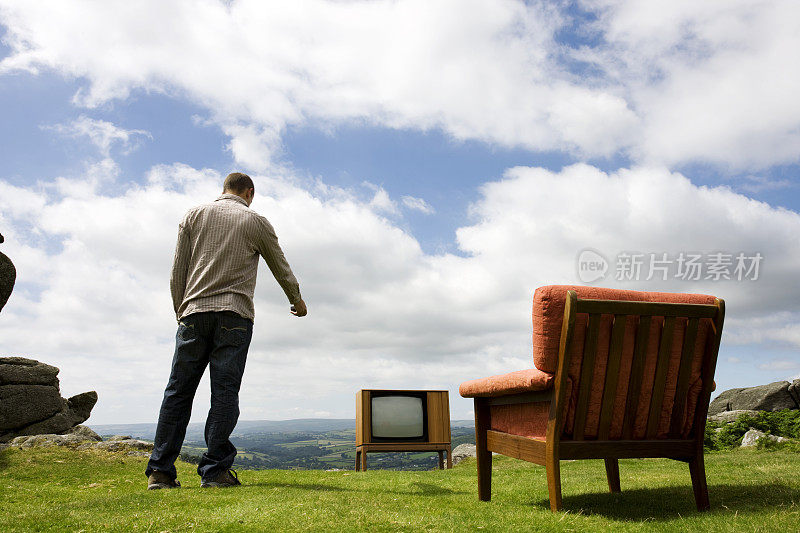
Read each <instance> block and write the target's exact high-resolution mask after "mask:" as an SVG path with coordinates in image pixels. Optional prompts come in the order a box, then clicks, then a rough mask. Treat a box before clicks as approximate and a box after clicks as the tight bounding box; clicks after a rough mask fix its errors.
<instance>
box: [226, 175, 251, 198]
mask: <svg viewBox="0 0 800 533" xmlns="http://www.w3.org/2000/svg"><path fill="white" fill-rule="evenodd" d="M255 188H256V186H255V185H253V180H252V179H250V176H248V175H247V174H242V173H241V172H231V173H230V174H228V177H226V178H225V183H224V184H223V185H222V191H223V192H224V191H230V192H232V193H234V194H239V193H243V192H245V191H246V190H247V189H255Z"/></svg>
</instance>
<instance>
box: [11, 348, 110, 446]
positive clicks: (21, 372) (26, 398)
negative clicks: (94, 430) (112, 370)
mask: <svg viewBox="0 0 800 533" xmlns="http://www.w3.org/2000/svg"><path fill="white" fill-rule="evenodd" d="M57 375H58V368H56V367H54V366H50V365H47V364H44V363H40V362H39V361H35V360H33V359H26V358H24V357H0V442H8V441H11V440H12V439H14V437H17V436H21V435H42V434H63V433H66V432H68V431H70V430H71V429H72V428H73V427H75V426H76V425H78V424H80V423H82V422H84V421H85V420H87V419H88V418H89V415H90V414H91V412H92V408H93V407H94V405H95V404H96V403H97V393H96V392H94V391H92V392H84V393H83V394H78V395H76V396H73V397H72V398H69V399H64V398H62V397H61V393H60V392H59V388H58V377H57Z"/></svg>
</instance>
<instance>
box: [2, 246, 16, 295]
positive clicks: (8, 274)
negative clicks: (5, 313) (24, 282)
mask: <svg viewBox="0 0 800 533" xmlns="http://www.w3.org/2000/svg"><path fill="white" fill-rule="evenodd" d="M3 241H4V239H3V236H2V235H0V243H1V242H3ZM16 279H17V269H16V268H14V263H12V262H11V259H9V258H8V256H6V255H5V254H4V253H2V252H0V311H2V310H3V307H4V306H5V305H6V302H7V301H8V297H9V296H11V291H12V290H14V282H15V281H16Z"/></svg>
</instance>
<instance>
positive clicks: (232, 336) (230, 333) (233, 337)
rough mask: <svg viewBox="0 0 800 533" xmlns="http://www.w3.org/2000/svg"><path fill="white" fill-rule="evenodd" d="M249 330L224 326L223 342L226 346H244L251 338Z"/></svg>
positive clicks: (241, 327)
mask: <svg viewBox="0 0 800 533" xmlns="http://www.w3.org/2000/svg"><path fill="white" fill-rule="evenodd" d="M248 333H249V332H248V329H247V328H246V327H244V326H233V327H226V326H222V334H221V335H220V336H221V339H220V340H221V341H222V344H223V345H224V346H242V345H243V344H245V343H246V342H247V339H248V337H249V335H248Z"/></svg>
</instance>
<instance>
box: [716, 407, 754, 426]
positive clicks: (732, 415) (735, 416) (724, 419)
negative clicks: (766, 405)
mask: <svg viewBox="0 0 800 533" xmlns="http://www.w3.org/2000/svg"><path fill="white" fill-rule="evenodd" d="M743 415H750V416H756V415H758V411H751V410H749V409H736V410H733V411H722V412H721V413H718V414H716V415H710V416H709V417H708V421H709V422H720V423H722V424H730V423H731V422H736V421H737V420H739V417H740V416H743Z"/></svg>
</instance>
